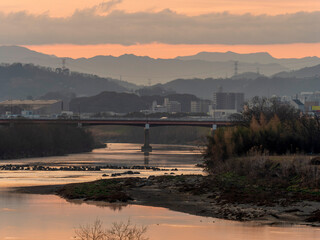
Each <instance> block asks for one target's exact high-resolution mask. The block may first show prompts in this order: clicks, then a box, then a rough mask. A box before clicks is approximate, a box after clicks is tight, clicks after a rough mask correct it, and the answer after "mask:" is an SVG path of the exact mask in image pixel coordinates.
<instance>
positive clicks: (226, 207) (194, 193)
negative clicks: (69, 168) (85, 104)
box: [17, 175, 320, 227]
mask: <svg viewBox="0 0 320 240" xmlns="http://www.w3.org/2000/svg"><path fill="white" fill-rule="evenodd" d="M250 188H251V187H249V186H247V187H239V186H236V185H234V183H230V184H224V185H223V184H221V182H219V180H217V179H215V178H211V177H205V176H200V175H184V176H183V175H179V176H158V177H154V176H150V177H149V178H138V177H136V178H114V179H105V180H98V181H94V182H89V183H77V184H67V185H64V186H62V185H60V186H37V187H24V188H19V189H17V191H19V192H24V193H36V194H58V195H59V196H61V197H63V198H65V199H67V200H69V201H74V200H77V202H79V201H78V200H81V202H84V203H90V204H97V205H99V204H100V203H101V202H111V203H114V202H118V203H119V202H120V203H126V204H138V205H145V206H154V207H164V208H168V209H170V210H174V211H179V212H184V213H189V214H193V215H198V216H206V217H214V218H222V219H228V220H236V221H254V222H258V223H261V224H268V225H292V224H298V225H310V226H317V227H319V226H320V216H319V215H320V211H319V209H320V201H319V200H320V199H319V198H320V195H319V194H314V193H308V192H292V191H291V192H285V190H284V189H279V188H277V187H275V188H274V189H270V190H261V189H256V190H254V189H250Z"/></svg>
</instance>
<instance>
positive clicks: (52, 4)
mask: <svg viewBox="0 0 320 240" xmlns="http://www.w3.org/2000/svg"><path fill="white" fill-rule="evenodd" d="M101 2H108V1H107V0H77V1H74V0H54V1H53V0H1V1H0V9H1V11H2V12H6V13H8V12H16V11H28V12H30V13H37V14H39V13H44V12H48V13H49V14H50V15H51V16H56V17H57V16H58V17H61V16H69V15H72V13H73V12H74V11H75V10H76V9H80V10H82V9H85V8H90V7H93V6H95V5H97V4H99V3H101ZM120 2H121V3H119V4H117V5H116V6H115V7H114V9H118V10H124V11H126V12H138V11H160V10H163V9H171V10H173V11H176V12H179V13H185V14H188V15H198V14H204V13H210V12H224V11H228V12H231V13H248V12H250V13H253V14H272V15H273V14H283V13H294V12H299V11H320V1H319V0H304V1H301V0H147V1H146V0H123V1H120Z"/></svg>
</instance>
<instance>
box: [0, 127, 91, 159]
mask: <svg viewBox="0 0 320 240" xmlns="http://www.w3.org/2000/svg"><path fill="white" fill-rule="evenodd" d="M95 147H97V144H96V143H95V141H94V139H93V137H92V135H91V133H90V132H88V131H87V130H85V129H81V128H77V127H75V126H63V125H18V124H17V125H15V126H13V127H1V128H0V158H1V159H13V158H27V157H44V156H54V155H64V154H68V153H78V152H89V151H91V150H92V149H93V148H95Z"/></svg>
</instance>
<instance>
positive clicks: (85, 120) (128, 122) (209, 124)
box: [0, 118, 234, 155]
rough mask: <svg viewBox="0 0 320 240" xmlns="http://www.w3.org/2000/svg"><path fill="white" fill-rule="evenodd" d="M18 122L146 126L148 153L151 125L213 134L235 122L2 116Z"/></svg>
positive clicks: (11, 122)
mask: <svg viewBox="0 0 320 240" xmlns="http://www.w3.org/2000/svg"><path fill="white" fill-rule="evenodd" d="M17 124H24V125H25V124H58V125H59V124H60V125H76V126H78V127H83V126H97V125H124V126H138V127H144V145H143V146H142V147H141V151H143V152H144V153H145V155H148V154H149V152H151V151H152V147H151V146H150V142H149V129H150V127H159V126H196V127H209V128H211V132H212V134H213V132H214V130H216V128H217V127H221V126H231V125H233V124H234V123H233V122H231V121H227V120H215V119H209V118H177V119H174V118H149V119H148V118H144V119H142V118H81V119H80V118H77V119H61V118H0V125H9V126H11V127H12V126H15V125H17Z"/></svg>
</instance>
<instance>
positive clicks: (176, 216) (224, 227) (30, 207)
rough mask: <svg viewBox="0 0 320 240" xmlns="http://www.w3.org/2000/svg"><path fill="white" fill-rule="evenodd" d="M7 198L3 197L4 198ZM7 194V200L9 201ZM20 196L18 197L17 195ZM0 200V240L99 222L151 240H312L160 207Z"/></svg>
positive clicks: (298, 232)
mask: <svg viewBox="0 0 320 240" xmlns="http://www.w3.org/2000/svg"><path fill="white" fill-rule="evenodd" d="M5 195H6V197H3V196H5ZM9 195H11V196H9ZM18 195H19V194H18ZM13 198H15V196H14V194H12V193H11V194H10V193H7V194H4V195H3V194H1V195H0V209H1V210H0V229H1V231H0V239H25V240H43V239H46V240H57V239H59V240H64V239H66V240H67V239H73V236H74V228H77V227H78V226H79V225H85V224H87V223H90V222H93V221H94V220H95V219H97V218H99V219H101V220H102V221H103V222H104V223H105V225H106V226H107V227H109V226H110V225H111V224H112V223H113V222H120V221H123V222H125V221H127V219H128V218H130V220H131V221H132V223H135V224H137V225H144V226H148V236H149V237H150V240H163V239H166V240H177V239H183V240H194V239H197V240H207V239H214V240H283V239H286V240H301V239H303V240H316V239H320V231H319V229H317V228H310V227H270V226H259V225H256V224H245V223H239V222H232V221H224V220H219V219H213V218H205V217H197V216H191V215H189V214H184V213H179V212H174V211H169V210H167V209H164V208H156V207H144V206H133V205H128V206H126V207H123V206H119V205H114V207H111V205H109V206H95V205H91V204H75V203H70V202H67V201H65V200H64V199H61V198H59V197H57V196H48V195H32V194H31V195H25V197H23V198H20V197H19V196H17V198H18V199H19V200H18V201H12V200H13Z"/></svg>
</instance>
